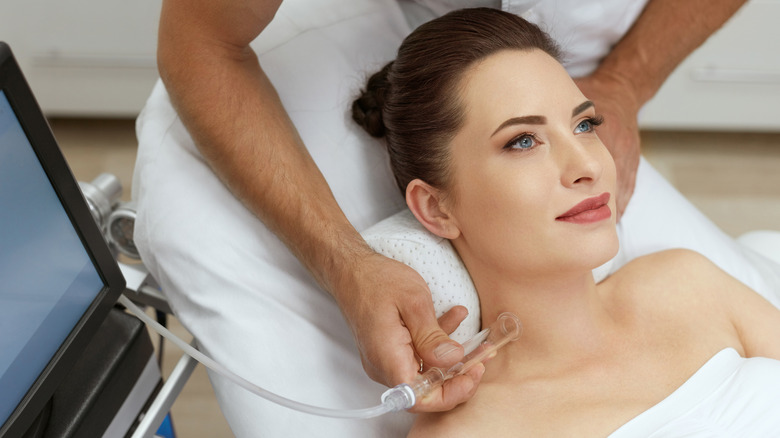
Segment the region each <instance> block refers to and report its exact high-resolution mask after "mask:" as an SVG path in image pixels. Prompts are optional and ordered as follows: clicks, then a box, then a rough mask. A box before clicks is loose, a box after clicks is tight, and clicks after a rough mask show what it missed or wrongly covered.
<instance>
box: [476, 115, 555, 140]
mask: <svg viewBox="0 0 780 438" xmlns="http://www.w3.org/2000/svg"><path fill="white" fill-rule="evenodd" d="M545 123H547V118H546V117H545V116H521V117H512V118H511V119H509V120H506V121H505V122H504V123H502V124H501V125H499V127H498V128H497V129H496V130H495V131H493V133H492V134H490V136H491V137H493V136H494V135H496V134H497V133H498V131H500V130H502V129H504V128H506V127H507V126H512V125H544V124H545Z"/></svg>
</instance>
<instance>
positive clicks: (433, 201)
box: [406, 179, 460, 239]
mask: <svg viewBox="0 0 780 438" xmlns="http://www.w3.org/2000/svg"><path fill="white" fill-rule="evenodd" d="M442 199H443V198H442V193H441V192H440V191H439V190H438V189H436V188H434V187H431V186H430V185H429V184H427V183H425V182H423V181H422V180H419V179H415V180H413V181H412V182H410V183H409V185H407V186H406V205H407V206H409V210H411V211H412V214H414V217H416V218H417V220H418V221H419V222H420V223H421V224H422V225H423V226H424V227H425V228H426V229H427V230H428V231H430V232H431V233H433V234H435V235H437V236H439V237H443V238H445V239H455V238H456V237H458V236H459V235H460V230H459V229H458V227H457V226H456V225H455V223H454V220H453V217H452V215H451V214H450V212H449V210H448V209H447V208H446V206H445V205H444V204H443V203H442Z"/></svg>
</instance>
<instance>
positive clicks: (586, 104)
mask: <svg viewBox="0 0 780 438" xmlns="http://www.w3.org/2000/svg"><path fill="white" fill-rule="evenodd" d="M592 106H594V105H593V102H591V101H590V100H586V101H585V102H582V103H581V104H579V105H577V106H576V107H575V108H574V109H573V110H572V112H571V116H572V117H575V116H576V115H577V114H579V113H581V112H584V111H585V110H586V109H588V108H591V107H592Z"/></svg>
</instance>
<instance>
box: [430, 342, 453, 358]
mask: <svg viewBox="0 0 780 438" xmlns="http://www.w3.org/2000/svg"><path fill="white" fill-rule="evenodd" d="M456 351H458V346H457V345H453V344H450V343H445V344H441V345H439V346H438V347H436V349H434V350H433V355H434V356H436V359H446V358H447V356H449V355H451V354H452V353H454V352H456Z"/></svg>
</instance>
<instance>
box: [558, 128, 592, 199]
mask: <svg viewBox="0 0 780 438" xmlns="http://www.w3.org/2000/svg"><path fill="white" fill-rule="evenodd" d="M559 145H560V146H559V147H558V148H557V149H558V152H559V154H558V156H559V158H558V159H559V168H560V170H561V184H563V185H564V186H565V187H572V186H574V185H577V184H592V183H594V182H596V181H598V180H599V178H601V175H602V172H603V166H602V163H601V160H599V157H600V154H601V152H602V151H601V148H599V147H597V146H596V145H595V144H590V143H583V142H580V141H578V140H577V138H576V137H569V138H565V139H564V140H563V143H562V144H561V143H559Z"/></svg>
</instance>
